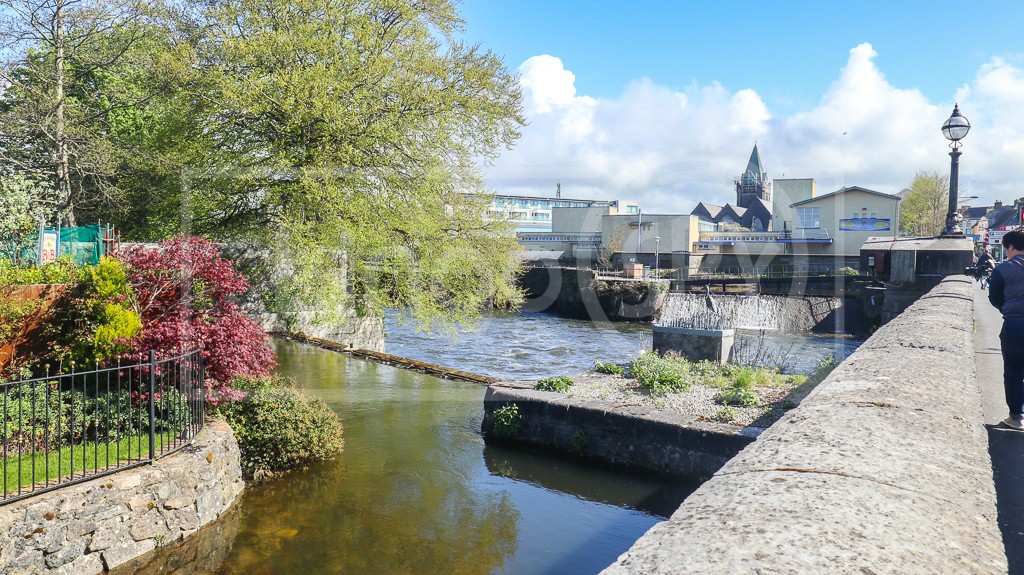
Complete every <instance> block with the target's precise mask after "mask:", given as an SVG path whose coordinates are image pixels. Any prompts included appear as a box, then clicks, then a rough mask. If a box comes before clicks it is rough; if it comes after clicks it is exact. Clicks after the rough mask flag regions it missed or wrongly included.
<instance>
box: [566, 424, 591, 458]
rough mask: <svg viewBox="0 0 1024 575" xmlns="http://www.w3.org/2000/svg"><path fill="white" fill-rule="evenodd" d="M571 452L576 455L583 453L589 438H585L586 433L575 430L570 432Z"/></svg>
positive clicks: (581, 430) (582, 430)
mask: <svg viewBox="0 0 1024 575" xmlns="http://www.w3.org/2000/svg"><path fill="white" fill-rule="evenodd" d="M570 441H571V442H572V450H573V451H574V452H576V453H583V451H584V450H586V448H587V445H588V444H589V443H590V438H588V437H587V432H586V430H584V429H577V430H576V431H573V432H572V438H571V439H570Z"/></svg>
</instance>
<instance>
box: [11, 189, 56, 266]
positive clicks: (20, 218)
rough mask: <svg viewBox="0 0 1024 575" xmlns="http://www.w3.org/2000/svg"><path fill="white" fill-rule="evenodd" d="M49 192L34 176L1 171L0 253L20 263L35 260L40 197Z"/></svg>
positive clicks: (50, 194) (40, 206) (42, 198)
mask: <svg viewBox="0 0 1024 575" xmlns="http://www.w3.org/2000/svg"><path fill="white" fill-rule="evenodd" d="M52 195H53V192H52V190H49V189H47V188H46V186H44V185H43V184H41V183H40V182H39V181H38V180H36V179H34V178H31V177H29V176H26V175H24V174H19V173H2V172H0V257H2V258H3V259H5V260H8V261H11V262H17V263H21V264H31V263H34V262H35V261H36V257H37V256H38V248H37V245H38V241H39V240H38V238H39V217H40V215H42V214H43V208H44V203H43V202H42V200H46V199H48V198H49V197H50V196H52ZM33 248H36V249H33Z"/></svg>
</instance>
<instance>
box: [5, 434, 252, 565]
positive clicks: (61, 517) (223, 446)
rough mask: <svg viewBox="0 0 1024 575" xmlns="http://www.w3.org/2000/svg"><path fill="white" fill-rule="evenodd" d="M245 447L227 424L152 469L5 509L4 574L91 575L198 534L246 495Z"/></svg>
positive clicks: (96, 481) (129, 472)
mask: <svg viewBox="0 0 1024 575" xmlns="http://www.w3.org/2000/svg"><path fill="white" fill-rule="evenodd" d="M243 488H244V483H243V482H242V469H241V465H240V461H239V451H238V442H237V441H236V440H235V437H234V435H233V434H232V432H231V428H229V427H228V426H227V424H226V423H224V422H222V421H216V420H214V421H208V422H207V424H206V427H205V428H204V429H203V430H202V431H200V432H199V434H197V435H196V438H195V441H194V442H193V443H192V444H191V445H189V446H186V447H185V448H183V449H182V450H180V451H178V452H177V453H175V454H173V455H169V456H167V457H165V458H163V459H160V460H158V461H156V462H155V463H153V464H152V465H143V466H140V467H135V468H132V469H126V470H124V471H120V472H118V473H115V474H112V475H108V476H105V477H99V478H96V479H92V480H90V481H86V482H83V483H79V484H76V485H71V486H68V487H64V488H61V489H58V490H56V491H51V492H48V493H43V494H40V495H37V496H34V497H30V498H28V499H24V500H21V501H16V502H14V503H10V504H8V505H5V506H2V507H0V532H3V533H5V534H6V537H4V538H3V539H2V544H0V575H21V574H25V575H28V574H36V575H38V574H48V575H49V574H52V575H72V574H73V575H89V574H92V573H101V572H103V571H104V570H105V569H108V570H109V569H112V568H114V567H116V566H118V565H121V564H122V563H125V562H126V561H129V560H131V559H134V558H136V557H138V556H140V555H143V554H145V553H147V552H149V551H152V550H153V549H155V548H156V547H158V546H162V545H166V544H169V543H171V542H173V541H176V540H180V539H183V538H184V537H187V536H189V535H191V534H192V533H195V532H196V531H198V530H199V528H200V527H202V526H203V525H206V524H207V523H209V522H211V521H213V520H214V519H216V518H218V517H219V516H220V515H221V514H222V513H224V512H225V510H227V509H228V508H229V507H231V505H232V504H233V503H234V502H235V500H236V499H237V497H238V495H239V494H240V493H241V492H242V489H243Z"/></svg>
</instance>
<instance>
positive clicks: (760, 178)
mask: <svg viewBox="0 0 1024 575" xmlns="http://www.w3.org/2000/svg"><path fill="white" fill-rule="evenodd" d="M743 177H744V179H748V178H749V179H752V180H753V181H752V182H751V183H761V182H764V181H765V180H766V179H767V174H765V173H764V167H763V166H762V165H761V154H760V153H758V151H757V142H754V151H752V152H750V161H748V162H747V171H746V172H744V173H743Z"/></svg>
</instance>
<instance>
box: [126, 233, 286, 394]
mask: <svg viewBox="0 0 1024 575" xmlns="http://www.w3.org/2000/svg"><path fill="white" fill-rule="evenodd" d="M117 257H118V258H120V259H121V260H123V261H124V262H125V263H126V264H127V266H128V270H129V271H128V281H129V283H130V284H131V285H132V287H133V288H134V290H135V293H136V297H137V304H136V305H137V309H138V310H139V315H140V316H141V317H142V325H143V329H142V331H141V332H140V334H139V336H138V337H136V338H135V339H134V340H133V341H132V347H133V350H134V354H135V355H136V356H137V357H136V359H140V360H141V359H144V358H143V355H144V354H148V353H149V350H151V349H152V350H155V351H156V353H157V356H158V357H167V356H170V355H174V354H177V353H181V352H182V351H187V350H189V349H194V348H196V347H202V349H203V358H204V359H205V360H206V369H207V373H208V374H209V376H210V378H211V379H213V380H214V381H213V382H212V383H213V386H212V387H213V391H214V392H215V393H213V394H212V396H214V397H219V396H220V395H221V394H224V393H226V394H228V395H230V392H229V391H228V390H227V389H226V384H227V383H228V382H230V381H232V380H233V379H234V378H235V377H238V376H263V375H267V374H269V373H270V368H272V367H273V366H274V365H275V363H276V362H275V361H274V353H273V351H272V350H271V349H270V348H269V346H268V345H267V335H266V334H265V333H264V332H263V330H262V329H260V327H259V326H258V325H257V324H256V322H254V321H253V320H252V319H250V318H248V317H246V316H245V315H244V314H243V313H242V312H241V310H240V309H239V307H238V304H236V303H235V302H234V300H233V298H234V297H236V296H238V295H241V294H243V293H245V292H246V291H247V290H248V289H249V284H248V282H247V281H246V280H245V277H243V276H242V274H240V273H238V271H236V270H235V268H234V266H233V265H232V264H231V262H230V261H229V260H227V259H225V258H223V257H221V256H220V253H219V252H218V250H217V247H216V246H214V245H213V244H212V243H210V242H209V241H207V240H205V239H203V238H198V237H194V236H178V237H175V238H173V239H171V240H168V241H166V242H162V243H160V244H159V246H158V247H156V248H146V247H143V246H129V247H127V248H124V249H122V250H120V251H119V253H118V254H117ZM221 388H225V389H221Z"/></svg>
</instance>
